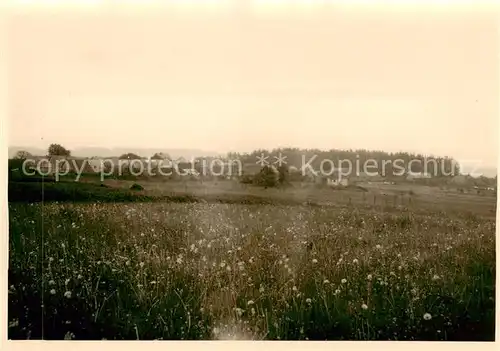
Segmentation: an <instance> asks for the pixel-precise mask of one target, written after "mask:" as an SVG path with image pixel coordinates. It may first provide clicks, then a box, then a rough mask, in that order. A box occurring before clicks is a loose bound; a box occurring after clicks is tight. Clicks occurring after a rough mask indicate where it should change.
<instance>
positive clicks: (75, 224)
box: [8, 199, 495, 340]
mask: <svg viewBox="0 0 500 351" xmlns="http://www.w3.org/2000/svg"><path fill="white" fill-rule="evenodd" d="M350 202H351V199H349V202H348V203H344V204H337V205H326V204H323V205H313V204H307V203H304V204H302V203H300V202H297V203H290V204H286V203H276V204H265V203H260V204H259V203H255V204H246V203H240V204H238V203H231V204H228V203H222V202H207V201H202V202H185V203H182V202H177V203H174V202H165V201H157V202H142V201H141V202H115V203H113V202H108V203H106V202H85V203H61V202H59V203H57V202H44V203H42V202H35V203H22V202H11V203H10V204H9V218H10V223H9V226H10V236H9V238H10V257H9V295H8V296H9V300H8V318H9V338H13V339H26V338H30V339H39V338H42V337H43V338H45V339H99V340H100V339H141V340H143V339H163V340H167V339H184V340H187V339H215V340H221V339H257V340H261V339H269V340H279V339H281V340H285V339H287V340H349V339H351V340H352V339H354V340H493V339H494V319H495V302H494V297H495V218H494V214H493V215H492V213H491V209H493V213H494V205H493V207H491V205H490V207H491V208H490V211H486V212H485V214H484V215H483V214H482V213H480V212H477V213H473V212H471V211H468V210H467V207H466V206H465V207H464V208H463V211H461V210H459V209H455V210H453V211H449V212H446V208H445V207H442V208H440V209H439V210H438V209H428V208H426V206H421V207H420V208H416V207H415V208H409V207H407V206H393V207H390V208H389V207H387V208H383V207H382V208H377V207H376V206H370V205H368V204H367V205H363V206H362V205H357V204H355V203H352V204H351V203H350Z"/></svg>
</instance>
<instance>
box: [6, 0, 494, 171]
mask: <svg viewBox="0 0 500 351" xmlns="http://www.w3.org/2000/svg"><path fill="white" fill-rule="evenodd" d="M256 4H257V2H256V1H247V3H246V7H245V6H243V3H240V7H239V8H237V9H233V10H230V9H229V8H227V9H226V10H225V11H222V10H220V9H219V10H217V9H216V10H214V9H212V10H211V11H209V10H208V9H207V8H205V9H204V10H203V9H202V8H201V7H200V6H198V7H196V6H194V5H193V7H192V8H191V9H188V8H182V9H180V8H177V12H176V13H174V12H173V9H172V8H170V10H168V11H167V10H166V9H165V8H163V9H160V8H154V6H150V10H143V11H141V12H139V11H135V12H133V11H131V10H130V11H128V12H125V11H115V10H112V8H111V7H110V8H108V9H107V10H103V9H101V10H95V9H94V10H93V11H90V10H88V9H87V10H86V11H85V12H84V11H81V10H80V11H76V10H73V11H64V12H63V11H58V12H57V13H48V12H47V11H45V12H42V11H30V12H29V13H28V12H26V11H24V12H23V11H19V12H18V14H17V15H15V16H12V17H11V18H10V22H9V23H8V38H9V44H8V45H9V46H8V55H9V56H8V60H9V61H8V62H9V74H10V76H9V93H10V95H9V102H10V106H9V112H10V114H9V116H10V118H9V133H8V135H9V145H16V146H22V145H27V146H39V147H46V146H47V145H48V144H49V143H52V142H58V143H61V144H63V145H65V146H67V147H68V148H72V147H81V146H102V147H127V146H130V147H161V148H200V149H205V150H210V151H218V152H227V151H250V150H252V149H254V148H274V147H279V146H297V147H310V148H322V149H330V148H368V149H383V150H387V151H398V150H409V151H419V152H423V153H431V154H435V155H450V156H454V157H456V158H458V159H464V158H465V159H480V160H483V162H484V164H486V165H489V166H494V165H496V161H497V149H498V114H499V111H498V108H499V103H498V98H499V88H498V80H499V71H498V63H499V61H498V60H499V57H498V54H497V53H498V44H499V40H498V31H497V22H496V21H497V20H496V18H495V16H494V14H493V13H492V12H490V13H489V14H488V13H487V12H482V13H481V12H479V11H475V12H474V11H469V12H468V13H466V12H463V11H462V12H458V11H456V12H452V11H451V9H450V11H448V12H446V11H441V12H437V11H420V12H412V13H410V12H408V11H406V12H401V11H392V12H390V11H368V10H363V11H362V10H360V9H358V10H353V9H350V10H348V9H343V10H338V9H337V10H335V9H333V7H331V6H325V7H323V8H322V9H321V10H319V8H310V9H309V10H308V12H305V10H303V11H302V12H301V13H299V12H297V11H295V12H294V13H292V12H291V10H290V8H287V7H286V6H285V5H282V6H281V8H279V9H278V10H276V9H275V11H274V12H270V11H264V10H265V9H264V8H258V7H256ZM122 9H123V8H122ZM129 9H133V7H132V5H129Z"/></svg>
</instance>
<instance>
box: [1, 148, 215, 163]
mask: <svg viewBox="0 0 500 351" xmlns="http://www.w3.org/2000/svg"><path fill="white" fill-rule="evenodd" d="M20 150H23V151H27V152H29V153H30V154H32V155H34V156H44V155H46V154H47V149H41V148H33V147H21V146H13V147H9V158H11V157H14V156H15V155H16V153H17V152H18V151H20ZM70 150H71V155H72V156H77V157H94V156H97V157H100V158H106V157H117V156H121V155H123V154H126V153H129V152H131V153H134V154H137V155H139V156H142V157H151V156H153V155H154V154H155V153H157V152H163V153H165V154H168V155H170V157H172V158H174V159H178V158H180V157H183V158H185V159H187V160H190V159H191V158H193V157H202V156H209V157H217V156H221V155H220V154H218V153H216V152H211V151H204V150H199V149H160V148H132V147H131V148H125V147H120V148H102V147H84V148H75V149H70Z"/></svg>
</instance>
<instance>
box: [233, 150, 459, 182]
mask: <svg viewBox="0 0 500 351" xmlns="http://www.w3.org/2000/svg"><path fill="white" fill-rule="evenodd" d="M262 155H264V156H269V157H268V158H267V161H268V162H269V163H270V164H272V163H273V162H277V160H278V158H279V157H280V155H281V159H284V160H285V162H286V164H287V165H288V166H294V167H297V168H299V169H300V168H301V167H303V166H304V165H305V164H309V165H310V166H311V167H312V168H314V169H319V168H320V167H323V169H324V170H328V168H329V167H331V165H333V166H334V167H335V168H341V167H349V163H350V164H351V167H352V170H353V171H356V170H357V168H358V170H359V171H360V172H364V171H365V168H364V167H365V166H366V171H367V172H378V173H379V174H381V175H383V173H385V175H387V176H391V175H393V174H394V173H398V172H400V171H401V169H402V168H403V169H404V170H405V174H407V173H408V172H415V173H422V172H427V173H430V174H432V175H433V176H434V177H439V176H451V175H458V174H460V165H459V163H458V162H457V161H456V160H454V159H453V158H451V157H435V156H431V155H422V154H413V153H408V152H396V153H392V152H384V151H370V150H365V149H358V150H339V149H332V150H328V151H325V150H319V149H299V148H278V149H273V150H265V149H258V150H255V151H253V152H251V153H234V152H233V153H229V154H228V155H227V156H228V158H229V159H230V160H234V159H238V160H240V161H241V162H242V163H255V162H256V161H257V160H258V159H259V158H260V157H261V156H262ZM324 160H326V161H324Z"/></svg>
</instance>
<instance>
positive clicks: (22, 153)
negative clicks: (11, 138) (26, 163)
mask: <svg viewBox="0 0 500 351" xmlns="http://www.w3.org/2000/svg"><path fill="white" fill-rule="evenodd" d="M30 157H32V155H31V154H30V153H29V152H28V151H24V150H19V151H18V152H16V155H15V156H14V159H16V160H26V159H28V158H30Z"/></svg>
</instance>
